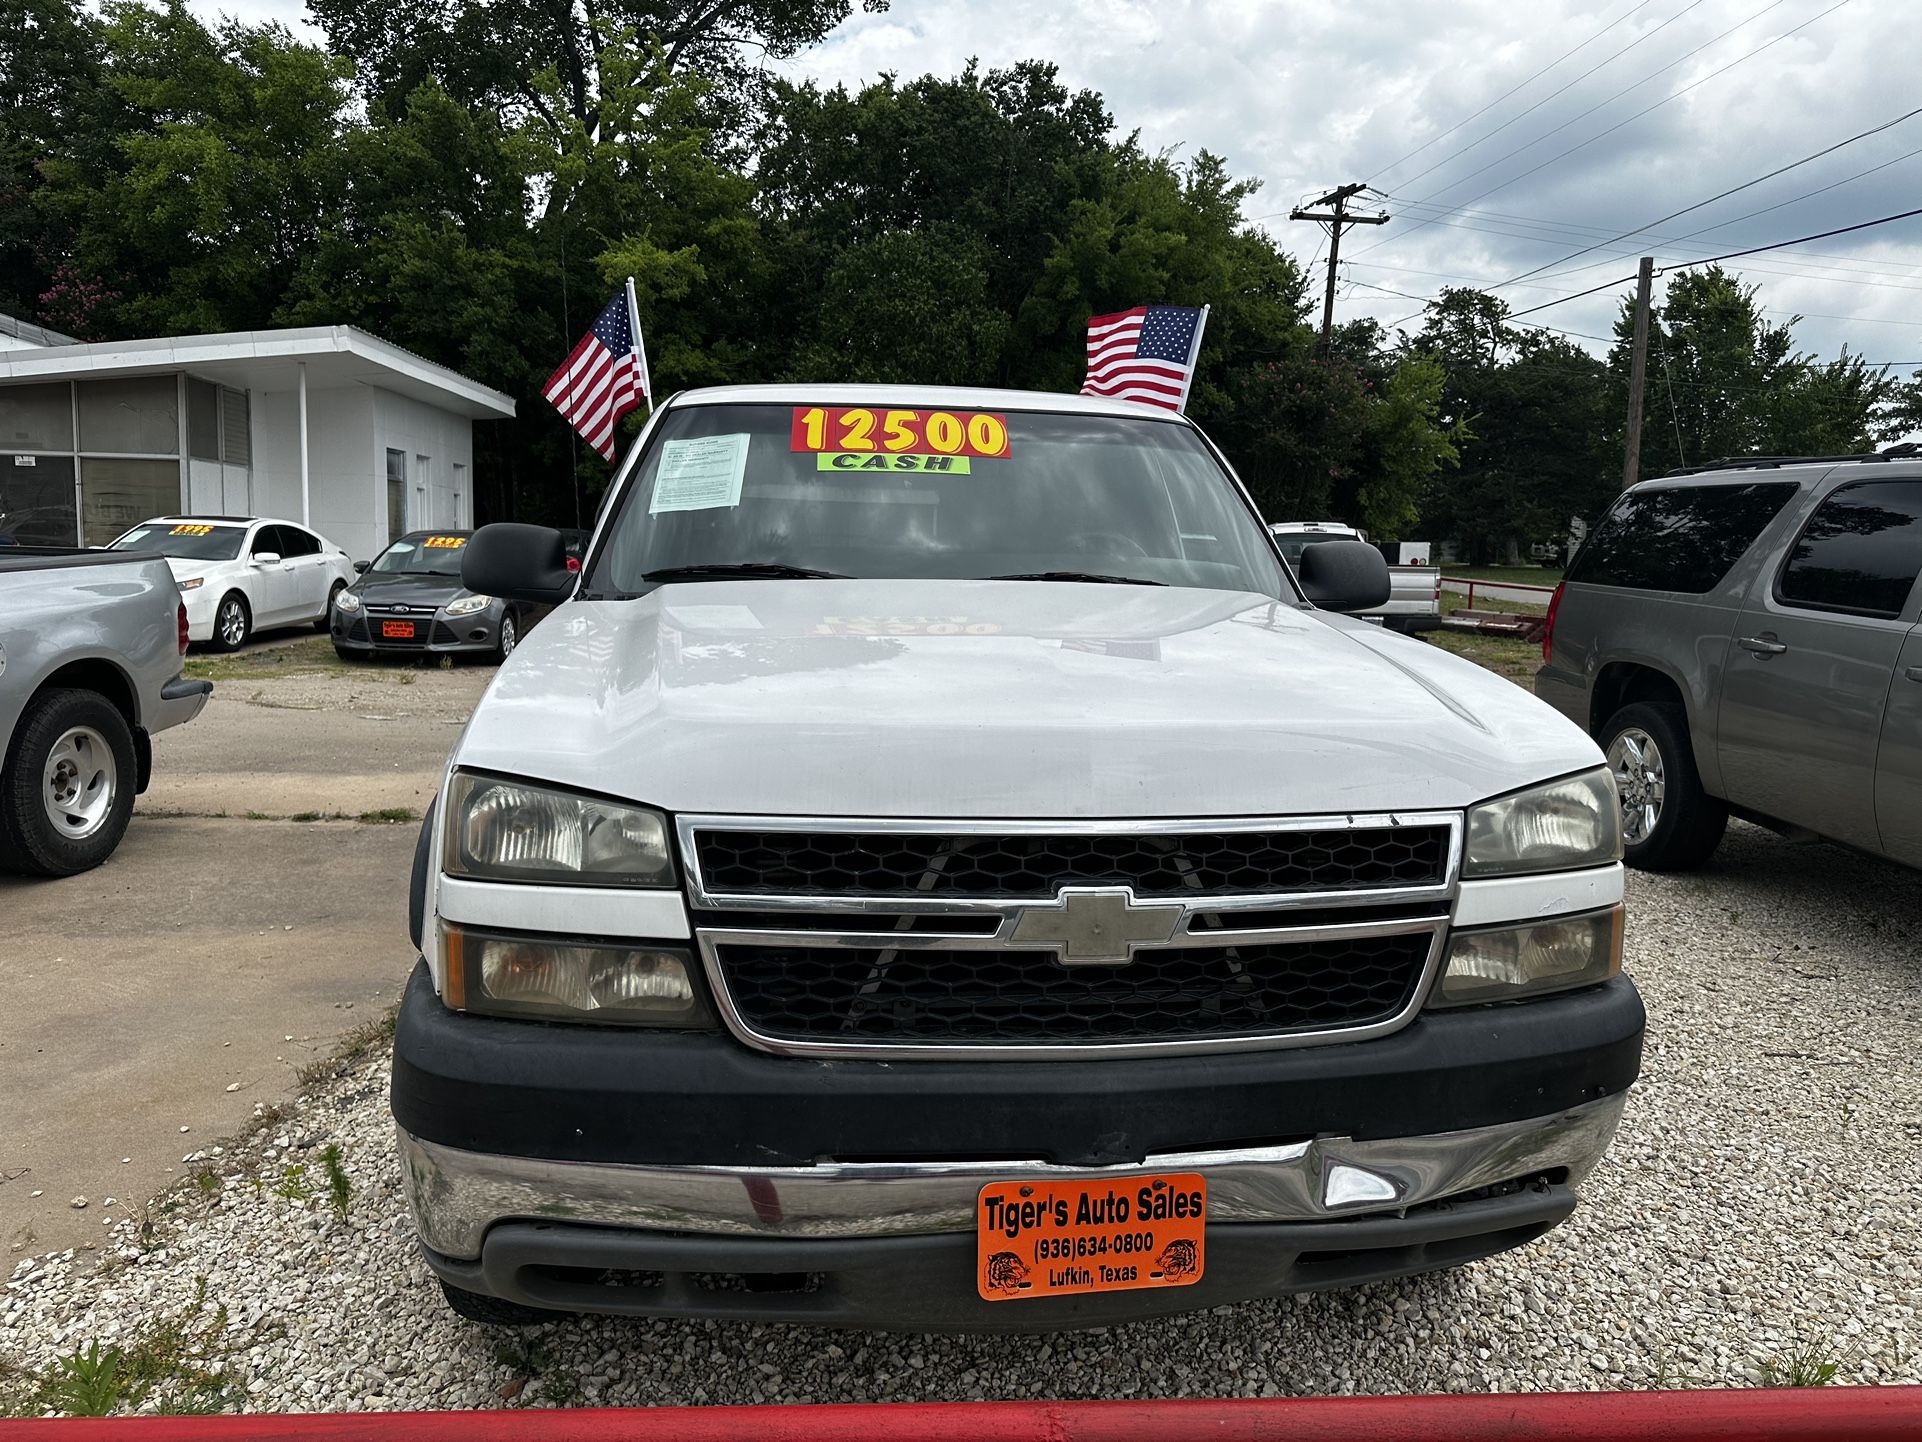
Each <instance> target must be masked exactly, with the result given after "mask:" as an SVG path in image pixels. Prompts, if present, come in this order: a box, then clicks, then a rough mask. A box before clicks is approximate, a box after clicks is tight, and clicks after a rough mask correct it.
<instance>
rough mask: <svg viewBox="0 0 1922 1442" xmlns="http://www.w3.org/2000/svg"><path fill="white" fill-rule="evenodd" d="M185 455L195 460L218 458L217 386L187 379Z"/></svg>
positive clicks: (218, 408) (218, 402)
mask: <svg viewBox="0 0 1922 1442" xmlns="http://www.w3.org/2000/svg"><path fill="white" fill-rule="evenodd" d="M187 454H188V455H190V456H192V457H193V458H194V459H195V460H197V461H217V460H219V459H220V387H219V386H217V385H215V384H214V383H213V382H212V381H197V380H194V379H193V378H192V377H191V376H190V377H188V379H187Z"/></svg>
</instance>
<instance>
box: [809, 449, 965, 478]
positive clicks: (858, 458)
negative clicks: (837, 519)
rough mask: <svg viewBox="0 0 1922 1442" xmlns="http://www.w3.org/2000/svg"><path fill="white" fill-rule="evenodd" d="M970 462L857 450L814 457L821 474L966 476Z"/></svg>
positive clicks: (955, 458)
mask: <svg viewBox="0 0 1922 1442" xmlns="http://www.w3.org/2000/svg"><path fill="white" fill-rule="evenodd" d="M969 465H970V461H969V459H968V457H966V456H917V455H898V456H867V455H862V454H860V453H859V452H856V451H822V452H821V453H820V454H819V455H818V456H816V457H815V458H814V468H815V469H816V470H818V471H932V472H937V473H939V474H941V475H944V476H965V475H969V474H971V472H970V471H969V469H968V468H969Z"/></svg>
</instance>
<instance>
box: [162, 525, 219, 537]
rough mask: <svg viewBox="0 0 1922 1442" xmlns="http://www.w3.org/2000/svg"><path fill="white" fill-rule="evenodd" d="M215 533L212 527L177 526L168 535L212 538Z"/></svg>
mask: <svg viewBox="0 0 1922 1442" xmlns="http://www.w3.org/2000/svg"><path fill="white" fill-rule="evenodd" d="M213 533H214V528H213V527H212V526H175V527H174V528H173V530H171V531H169V532H168V533H167V534H168V535H171V536H211V535H212V534H213Z"/></svg>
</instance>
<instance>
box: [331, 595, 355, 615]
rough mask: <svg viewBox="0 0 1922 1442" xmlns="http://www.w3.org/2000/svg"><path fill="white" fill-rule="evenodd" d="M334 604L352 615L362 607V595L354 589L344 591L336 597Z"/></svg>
mask: <svg viewBox="0 0 1922 1442" xmlns="http://www.w3.org/2000/svg"><path fill="white" fill-rule="evenodd" d="M334 604H335V605H336V606H338V607H340V609H341V610H343V611H345V612H346V613H347V614H348V615H350V616H351V615H353V614H354V612H356V611H358V610H359V609H360V597H359V596H357V595H355V594H354V593H353V592H352V591H342V592H341V593H340V594H339V595H338V596H336V597H334Z"/></svg>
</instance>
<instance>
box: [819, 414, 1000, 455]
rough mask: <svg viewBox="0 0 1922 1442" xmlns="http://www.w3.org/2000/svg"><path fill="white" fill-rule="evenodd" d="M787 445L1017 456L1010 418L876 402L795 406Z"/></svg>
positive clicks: (835, 449) (891, 452)
mask: <svg viewBox="0 0 1922 1442" xmlns="http://www.w3.org/2000/svg"><path fill="white" fill-rule="evenodd" d="M788 449H789V450H793V451H815V452H832V453H837V454H843V453H854V454H860V455H884V456H885V455H897V456H898V455H917V456H973V457H976V458H977V459H982V460H1000V459H1005V458H1006V457H1007V456H1008V455H1010V454H1012V449H1011V447H1010V445H1009V442H1008V418H1007V417H1006V416H1003V415H996V414H994V413H992V412H990V411H928V410H900V409H888V408H886V407H877V406H796V407H795V408H794V413H793V416H792V418H791V419H790V421H789V425H788Z"/></svg>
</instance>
